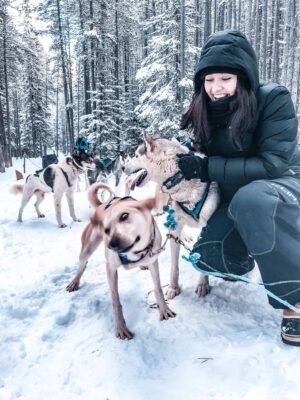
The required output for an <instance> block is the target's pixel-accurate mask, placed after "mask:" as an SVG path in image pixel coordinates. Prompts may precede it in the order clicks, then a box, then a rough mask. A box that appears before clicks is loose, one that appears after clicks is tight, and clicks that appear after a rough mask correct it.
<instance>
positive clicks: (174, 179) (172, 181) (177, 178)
mask: <svg viewBox="0 0 300 400" xmlns="http://www.w3.org/2000/svg"><path fill="white" fill-rule="evenodd" d="M183 179H184V176H183V175H182V173H181V171H178V172H176V174H175V175H173V176H170V178H168V179H166V180H165V181H164V182H163V184H162V186H165V187H166V188H167V189H171V188H172V187H173V186H176V185H178V183H180V182H181V181H182V180H183Z"/></svg>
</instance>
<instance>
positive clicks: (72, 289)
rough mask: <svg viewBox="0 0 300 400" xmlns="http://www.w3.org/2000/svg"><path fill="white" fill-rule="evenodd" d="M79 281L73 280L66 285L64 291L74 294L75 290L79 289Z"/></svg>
mask: <svg viewBox="0 0 300 400" xmlns="http://www.w3.org/2000/svg"><path fill="white" fill-rule="evenodd" d="M79 283H80V282H79V281H78V280H75V279H74V280H73V281H72V282H70V283H69V284H68V286H67V287H66V290H67V291H68V292H75V290H78V289H79Z"/></svg>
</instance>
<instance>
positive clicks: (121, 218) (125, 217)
mask: <svg viewBox="0 0 300 400" xmlns="http://www.w3.org/2000/svg"><path fill="white" fill-rule="evenodd" d="M128 217H129V214H128V213H123V214H122V215H121V217H120V222H123V221H126V220H127V219H128Z"/></svg>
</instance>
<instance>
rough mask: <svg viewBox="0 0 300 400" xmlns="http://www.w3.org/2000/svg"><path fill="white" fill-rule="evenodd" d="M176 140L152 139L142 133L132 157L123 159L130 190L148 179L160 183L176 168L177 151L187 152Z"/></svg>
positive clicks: (173, 172)
mask: <svg viewBox="0 0 300 400" xmlns="http://www.w3.org/2000/svg"><path fill="white" fill-rule="evenodd" d="M187 151H188V150H187V149H186V148H185V147H183V146H181V145H180V143H178V142H173V141H171V140H168V139H164V138H157V139H153V138H151V137H150V136H148V135H146V134H145V135H144V142H143V143H142V144H141V145H140V146H139V147H138V148H137V150H136V152H135V155H134V157H133V158H131V159H128V160H127V161H125V165H124V171H125V173H126V174H127V175H129V178H128V180H127V181H128V183H129V187H130V189H131V190H133V189H134V188H135V187H136V186H143V185H145V184H146V183H147V182H149V181H150V180H153V181H154V182H156V183H158V184H162V183H163V182H164V181H165V180H166V179H167V178H169V177H170V176H172V175H174V174H175V173H176V172H177V170H178V167H177V156H176V154H177V153H187Z"/></svg>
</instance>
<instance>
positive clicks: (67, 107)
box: [56, 0, 74, 152]
mask: <svg viewBox="0 0 300 400" xmlns="http://www.w3.org/2000/svg"><path fill="white" fill-rule="evenodd" d="M56 5H57V19H58V30H59V45H60V53H61V67H62V77H63V86H64V98H65V110H66V134H67V136H68V139H69V140H68V145H69V151H70V152H71V151H72V150H73V148H74V132H73V131H72V126H73V121H72V112H71V107H72V105H71V104H70V97H69V90H68V79H67V68H66V55H65V49H64V39H63V30H62V23H61V11H60V0H56Z"/></svg>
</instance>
